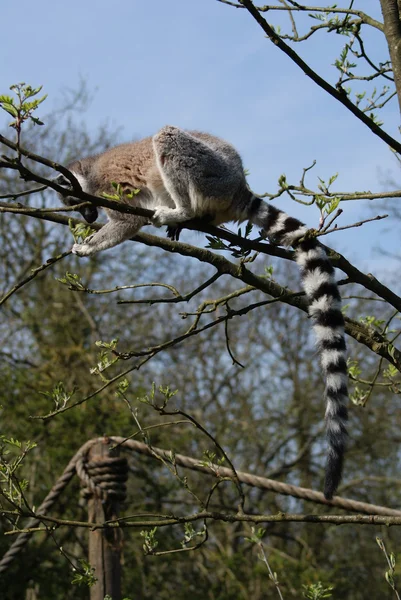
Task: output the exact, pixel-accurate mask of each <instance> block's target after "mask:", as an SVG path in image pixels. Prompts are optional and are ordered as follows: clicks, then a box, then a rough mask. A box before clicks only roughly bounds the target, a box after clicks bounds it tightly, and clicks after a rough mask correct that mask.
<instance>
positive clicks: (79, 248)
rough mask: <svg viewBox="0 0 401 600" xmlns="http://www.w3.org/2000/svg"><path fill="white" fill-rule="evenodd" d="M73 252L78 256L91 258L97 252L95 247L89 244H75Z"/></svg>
mask: <svg viewBox="0 0 401 600" xmlns="http://www.w3.org/2000/svg"><path fill="white" fill-rule="evenodd" d="M71 252H72V253H73V254H76V255H77V256H90V255H91V254H93V253H94V252H95V250H94V248H93V246H90V245H89V244H74V245H73V247H72V248H71Z"/></svg>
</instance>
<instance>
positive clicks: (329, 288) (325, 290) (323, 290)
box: [309, 281, 341, 302]
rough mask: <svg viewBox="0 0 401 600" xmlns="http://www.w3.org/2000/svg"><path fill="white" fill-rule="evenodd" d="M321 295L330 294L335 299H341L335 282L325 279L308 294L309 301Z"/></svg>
mask: <svg viewBox="0 0 401 600" xmlns="http://www.w3.org/2000/svg"><path fill="white" fill-rule="evenodd" d="M322 296H331V297H332V298H334V299H335V300H341V296H340V292H339V291H338V287H337V284H336V283H335V282H332V283H330V282H328V281H325V282H324V283H321V284H320V285H319V287H318V288H317V289H316V290H315V291H314V292H313V294H311V295H310V296H309V302H312V300H317V299H318V298H321V297H322Z"/></svg>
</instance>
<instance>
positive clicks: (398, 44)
mask: <svg viewBox="0 0 401 600" xmlns="http://www.w3.org/2000/svg"><path fill="white" fill-rule="evenodd" d="M380 4H381V9H382V13H383V22H384V34H385V36H386V40H387V44H388V49H389V52H390V58H391V64H392V66H393V73H394V82H395V88H396V90H397V96H398V104H399V106H400V110H401V19H400V6H401V1H400V0H398V2H397V0H380Z"/></svg>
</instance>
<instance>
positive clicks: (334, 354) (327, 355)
mask: <svg viewBox="0 0 401 600" xmlns="http://www.w3.org/2000/svg"><path fill="white" fill-rule="evenodd" d="M340 358H344V352H343V351H342V350H322V353H321V356H320V361H321V363H322V367H323V369H327V367H328V366H329V365H333V364H337V363H338V361H339V359H340Z"/></svg>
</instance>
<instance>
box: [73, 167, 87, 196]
mask: <svg viewBox="0 0 401 600" xmlns="http://www.w3.org/2000/svg"><path fill="white" fill-rule="evenodd" d="M71 173H72V174H73V175H74V176H75V179H76V180H77V181H78V183H79V185H80V186H81V188H82V191H83V192H86V193H88V186H87V184H86V177H84V176H83V175H80V174H79V173H76V172H75V171H71Z"/></svg>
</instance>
